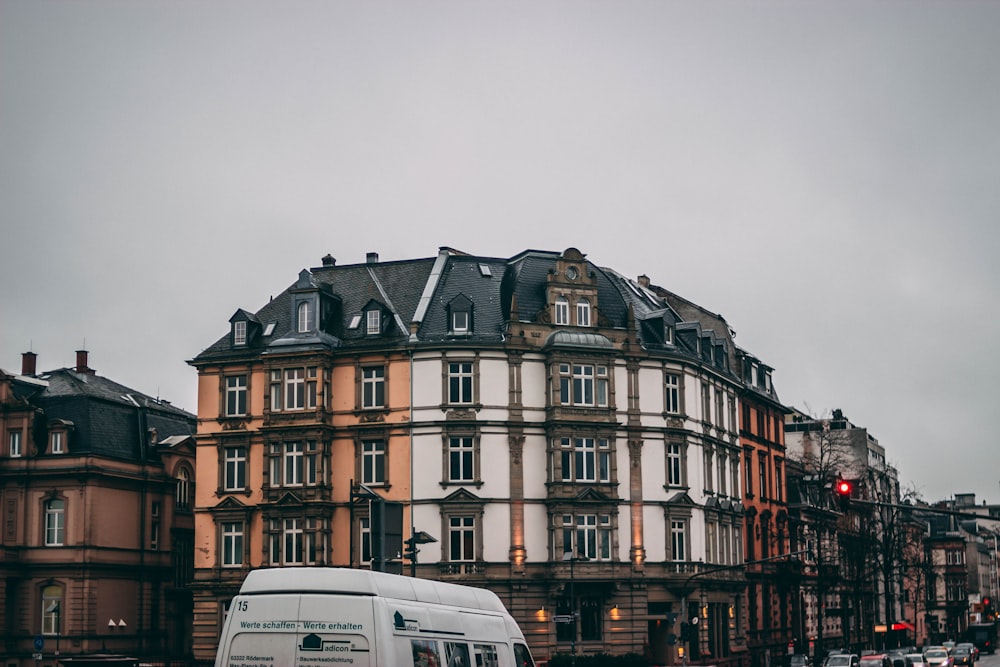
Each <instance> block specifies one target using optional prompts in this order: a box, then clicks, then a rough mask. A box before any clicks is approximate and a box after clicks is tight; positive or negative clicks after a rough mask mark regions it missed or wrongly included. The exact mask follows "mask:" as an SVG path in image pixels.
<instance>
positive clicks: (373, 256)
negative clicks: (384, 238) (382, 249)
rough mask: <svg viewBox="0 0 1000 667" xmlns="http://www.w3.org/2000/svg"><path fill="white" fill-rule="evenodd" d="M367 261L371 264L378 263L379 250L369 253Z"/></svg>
mask: <svg viewBox="0 0 1000 667" xmlns="http://www.w3.org/2000/svg"><path fill="white" fill-rule="evenodd" d="M365 261H366V262H368V263H369V264H378V253H377V252H370V253H368V256H367V257H366V258H365Z"/></svg>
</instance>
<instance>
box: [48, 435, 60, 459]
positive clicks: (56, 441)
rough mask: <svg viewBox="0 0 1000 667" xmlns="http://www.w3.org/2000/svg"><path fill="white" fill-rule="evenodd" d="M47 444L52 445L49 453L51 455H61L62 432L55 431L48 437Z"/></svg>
mask: <svg viewBox="0 0 1000 667" xmlns="http://www.w3.org/2000/svg"><path fill="white" fill-rule="evenodd" d="M49 443H50V444H51V445H52V447H51V449H50V450H49V451H51V452H52V453H53V454H62V453H63V434H62V431H56V432H55V433H52V434H50V435H49Z"/></svg>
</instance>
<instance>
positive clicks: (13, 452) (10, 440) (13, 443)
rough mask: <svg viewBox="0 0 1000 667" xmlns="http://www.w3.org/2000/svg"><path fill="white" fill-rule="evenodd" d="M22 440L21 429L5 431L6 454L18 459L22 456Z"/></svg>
mask: <svg viewBox="0 0 1000 667" xmlns="http://www.w3.org/2000/svg"><path fill="white" fill-rule="evenodd" d="M22 441H23V437H22V433H21V429H11V430H10V431H8V432H7V456H8V457H10V458H12V459H19V458H21V457H22V456H24V449H23V448H22V446H21V443H22Z"/></svg>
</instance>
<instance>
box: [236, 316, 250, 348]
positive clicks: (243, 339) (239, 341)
mask: <svg viewBox="0 0 1000 667" xmlns="http://www.w3.org/2000/svg"><path fill="white" fill-rule="evenodd" d="M246 344H247V323H246V320H238V321H236V322H233V345H246Z"/></svg>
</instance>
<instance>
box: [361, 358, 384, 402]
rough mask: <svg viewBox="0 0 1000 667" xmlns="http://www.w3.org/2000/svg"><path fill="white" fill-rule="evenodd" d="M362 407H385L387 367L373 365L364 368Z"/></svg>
mask: <svg viewBox="0 0 1000 667" xmlns="http://www.w3.org/2000/svg"><path fill="white" fill-rule="evenodd" d="M361 407H363V408H384V407H385V368H384V367H382V366H372V367H370V368H365V369H362V378H361Z"/></svg>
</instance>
